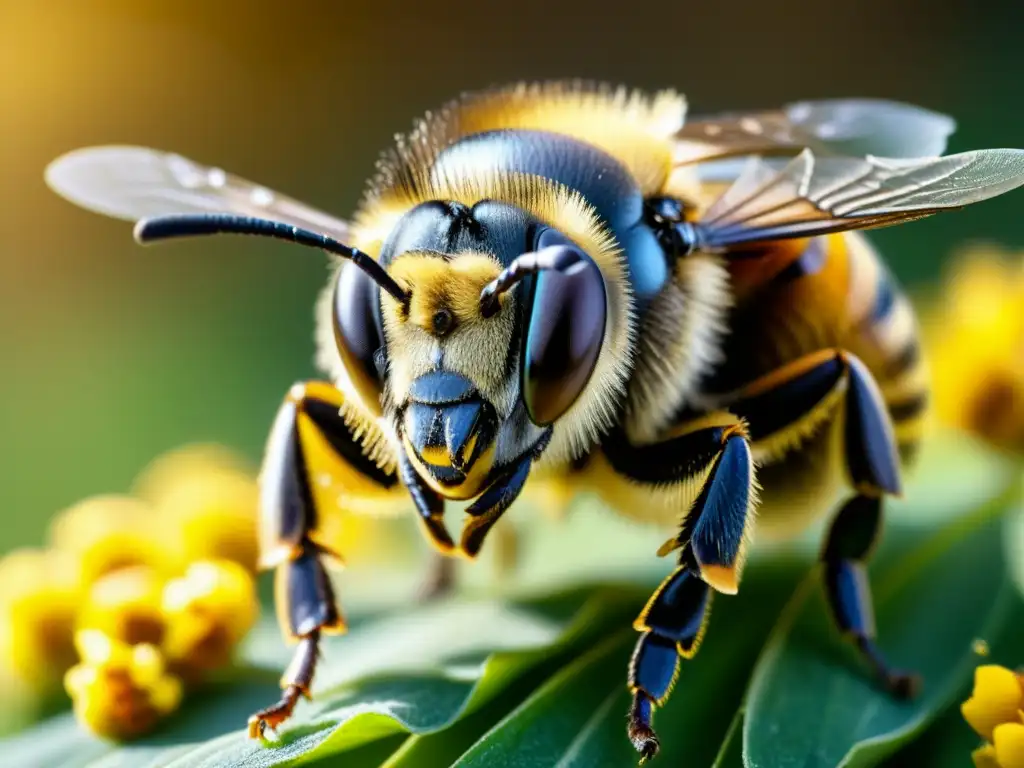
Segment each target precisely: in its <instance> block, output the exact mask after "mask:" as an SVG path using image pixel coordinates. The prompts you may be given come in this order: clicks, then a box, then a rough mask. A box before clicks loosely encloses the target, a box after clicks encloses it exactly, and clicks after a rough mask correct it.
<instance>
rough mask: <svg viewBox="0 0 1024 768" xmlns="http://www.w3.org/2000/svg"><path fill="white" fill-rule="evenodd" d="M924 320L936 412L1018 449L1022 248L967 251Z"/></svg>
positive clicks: (1021, 436)
mask: <svg viewBox="0 0 1024 768" xmlns="http://www.w3.org/2000/svg"><path fill="white" fill-rule="evenodd" d="M922 327H923V332H924V336H925V342H926V348H927V349H928V358H929V365H930V368H931V374H932V386H933V397H934V401H935V413H936V415H937V417H938V418H939V419H940V420H941V421H943V422H944V423H946V424H947V425H949V426H953V427H957V428H960V429H964V430H966V431H968V432H971V433H973V434H975V435H977V436H979V437H981V438H982V439H984V440H986V441H987V442H989V443H990V444H992V445H994V446H996V447H998V448H1001V449H1004V450H1010V451H1015V452H1024V254H1010V253H1007V252H1004V251H1001V250H999V249H998V248H995V247H975V248H973V249H971V250H968V251H966V252H965V253H964V254H963V255H962V256H961V257H960V258H959V259H957V260H956V262H955V263H954V265H953V268H952V269H951V271H950V273H949V275H948V277H947V280H946V287H945V290H944V291H943V292H942V295H941V296H940V297H938V298H937V299H936V301H935V302H934V303H933V305H932V306H927V305H926V306H925V308H924V311H923V312H922Z"/></svg>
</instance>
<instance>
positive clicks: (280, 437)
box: [249, 382, 398, 738]
mask: <svg viewBox="0 0 1024 768" xmlns="http://www.w3.org/2000/svg"><path fill="white" fill-rule="evenodd" d="M342 404H343V401H342V395H341V392H339V391H338V390H337V389H335V388H334V387H333V386H331V385H330V384H327V383H324V382H307V383H304V384H297V385H295V386H294V387H292V389H291V391H290V392H289V393H288V396H287V397H286V398H285V401H284V402H283V403H282V404H281V407H280V409H279V411H278V414H277V418H276V419H275V421H274V426H273V429H272V431H271V434H270V438H269V440H268V442H267V451H266V455H265V456H264V462H263V471H262V473H261V475H260V550H261V552H260V565H261V567H263V568H276V569H277V573H276V578H275V602H276V604H277V612H278V622H279V624H280V626H281V630H282V632H283V633H284V634H285V635H286V636H287V637H288V638H289V639H291V640H294V641H296V642H297V644H298V645H297V648H296V650H295V655H294V658H293V660H292V663H291V665H290V666H289V668H288V671H287V672H286V673H285V675H284V677H283V678H282V679H281V687H282V688H283V693H282V696H281V699H280V701H278V702H277V703H276V704H274V705H273V706H271V707H268V708H266V709H263V710H260V711H259V712H257V713H256V714H254V715H253V716H252V717H251V718H249V735H250V736H251V737H253V738H261V737H263V735H264V733H265V732H266V729H267V728H275V727H276V726H278V725H279V724H281V723H282V722H284V721H285V720H287V719H288V718H289V717H291V714H292V711H293V710H294V709H295V706H296V704H297V703H298V701H299V699H300V698H302V697H303V696H309V692H310V686H311V685H312V682H313V674H314V672H315V670H316V661H317V654H318V647H319V643H320V638H321V637H322V635H324V634H326V633H338V632H344V630H345V621H344V619H343V618H342V615H341V611H340V610H339V608H338V605H337V601H336V599H335V595H334V589H333V587H332V586H331V581H330V578H329V576H328V574H327V570H326V568H325V565H324V564H325V562H327V561H328V560H330V559H331V558H332V556H336V557H340V553H336V552H331V551H329V550H328V549H327V548H326V546H325V545H324V544H323V543H321V541H320V538H319V532H318V529H317V526H318V523H319V520H318V518H319V513H320V512H321V511H323V510H318V509H317V505H316V494H315V493H314V489H313V485H312V478H311V474H312V470H311V466H310V463H311V461H314V462H315V461H316V460H320V459H323V458H324V456H325V454H324V452H325V451H326V452H328V455H330V456H332V457H334V458H335V459H336V460H340V461H341V463H342V465H343V466H344V467H345V468H347V470H349V473H348V476H347V478H346V483H347V484H346V486H345V489H346V490H347V491H349V492H352V493H358V492H359V491H361V490H366V489H368V488H372V489H375V490H378V491H379V490H386V489H389V488H392V487H395V488H397V485H398V478H397V476H396V474H395V473H393V472H387V471H385V470H384V469H382V468H381V467H380V466H379V465H378V464H377V463H376V462H375V461H373V460H372V459H371V458H370V457H368V456H366V455H365V453H364V451H363V444H362V443H361V442H360V440H359V439H358V437H357V435H356V434H355V433H354V432H353V430H352V429H351V428H349V426H348V425H347V424H346V422H345V420H344V418H343V417H342V416H341V413H340V409H341V407H342ZM325 446H326V447H325ZM318 451H319V452H320V453H317V452H318ZM314 466H316V465H315V464H314Z"/></svg>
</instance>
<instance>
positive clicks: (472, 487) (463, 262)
mask: <svg viewBox="0 0 1024 768" xmlns="http://www.w3.org/2000/svg"><path fill="white" fill-rule="evenodd" d="M428 210H432V209H428ZM445 210H453V207H452V206H448V207H446V208H445ZM454 210H455V211H456V213H458V212H459V209H457V208H454ZM460 215H461V214H460ZM462 218H463V219H465V218H466V217H465V216H464V215H463V216H462ZM220 232H233V233H236V234H250V235H264V236H270V237H278V238H282V239H286V240H291V241H293V242H297V243H299V244H302V245H309V246H314V247H318V248H322V249H324V250H326V251H328V252H330V253H334V254H336V255H338V256H341V257H343V258H345V259H346V260H347V262H348V263H347V264H346V265H345V266H344V267H343V268H342V269H340V270H339V271H338V273H337V279H336V281H335V284H334V291H333V294H334V296H333V312H332V315H333V327H334V335H335V341H336V344H337V349H338V353H339V355H340V357H341V360H342V363H343V365H344V371H345V374H346V375H347V377H348V379H349V380H350V383H351V384H352V385H353V387H354V389H355V390H356V393H357V394H358V395H359V398H360V400H361V401H362V404H363V405H364V406H366V407H368V408H370V409H374V408H380V410H379V411H378V413H380V414H381V415H383V416H384V417H386V418H388V419H389V420H390V421H391V423H392V425H393V426H394V428H395V432H396V433H397V435H398V437H399V439H400V441H401V444H402V449H403V451H404V452H405V454H406V456H407V457H408V459H409V461H410V463H412V464H413V466H414V467H415V469H416V470H417V472H418V473H419V474H420V476H421V477H422V478H423V479H424V480H425V481H426V482H427V483H428V484H429V485H431V486H432V487H433V488H434V489H435V490H436V491H437V492H438V493H441V494H442V495H444V496H445V497H447V498H451V499H469V498H472V497H474V496H476V495H478V494H479V493H480V492H481V491H482V490H483V488H484V487H485V483H486V482H487V481H488V479H490V478H491V477H492V476H493V470H496V469H498V470H500V469H502V468H504V467H505V466H507V465H510V464H512V463H513V462H515V461H517V460H519V459H520V458H521V457H522V456H524V455H525V454H526V453H527V452H528V451H530V450H532V449H533V447H534V446H537V445H540V444H541V443H542V440H541V438H542V436H544V435H546V434H547V435H548V436H550V429H549V428H550V427H551V426H552V425H553V424H554V423H555V422H556V421H557V420H558V419H559V418H561V417H562V416H563V415H564V414H565V413H566V412H567V411H568V410H569V409H570V408H571V406H572V405H573V404H574V403H575V402H576V400H577V399H578V398H580V396H581V395H582V394H583V393H584V390H585V389H586V387H587V384H588V382H589V381H590V379H591V377H592V376H593V374H594V371H595V368H596V367H598V363H599V358H600V357H601V352H602V347H603V344H604V338H605V332H606V327H607V326H608V324H609V313H608V295H607V291H606V285H605V280H604V277H603V276H602V272H601V269H599V268H598V266H597V264H596V263H595V262H594V261H593V260H592V259H591V258H590V256H588V255H587V254H586V253H585V252H584V251H583V250H582V249H581V248H580V247H578V246H577V245H575V244H574V243H573V242H571V241H570V240H569V239H568V238H567V237H565V236H564V235H562V234H561V233H560V232H559V231H557V230H556V229H554V228H551V227H548V226H544V225H539V224H529V225H528V226H527V228H526V232H525V233H524V239H525V241H526V244H527V245H528V246H532V247H533V250H528V249H527V252H525V253H522V252H521V253H519V255H518V256H514V257H508V256H507V255H506V259H505V260H504V261H502V260H499V258H498V257H497V256H495V255H494V254H493V253H492V252H490V251H489V250H479V251H474V250H469V249H465V250H458V251H457V252H454V253H450V252H447V251H439V250H427V249H424V248H408V249H405V250H403V251H401V252H400V253H398V254H397V255H392V256H390V257H389V258H387V259H382V260H381V261H380V262H378V261H376V260H374V259H372V258H371V257H370V256H368V255H367V254H365V253H363V252H361V251H359V250H357V249H354V248H351V247H349V246H346V245H344V244H342V243H339V242H337V241H336V240H334V239H332V238H330V237H329V236H326V235H323V234H319V233H315V232H311V231H308V230H303V229H301V228H299V227H295V226H292V225H288V224H285V223H282V222H275V221H270V220H265V219H256V218H248V217H239V216H235V215H222V214H196V215H191V214H184V215H172V216H166V217H159V218H154V219H147V220H143V221H141V222H139V224H138V225H137V227H136V237H137V239H139V241H140V242H150V241H154V240H162V239H167V238H171V237H181V236H189V235H203V234H215V233H220ZM543 442H546V439H545V440H544V441H543Z"/></svg>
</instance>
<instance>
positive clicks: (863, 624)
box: [822, 494, 920, 699]
mask: <svg viewBox="0 0 1024 768" xmlns="http://www.w3.org/2000/svg"><path fill="white" fill-rule="evenodd" d="M881 524H882V499H881V498H880V497H878V496H866V495H863V494H858V495H856V496H854V497H853V498H852V499H850V500H849V501H848V502H846V504H844V505H843V507H842V509H840V510H839V514H838V515H836V518H835V520H834V521H833V522H832V527H831V529H830V530H829V533H828V537H827V538H826V540H825V547H824V550H823V552H822V560H823V561H824V566H823V567H824V580H825V594H826V595H827V597H828V603H829V606H830V608H831V610H832V616H833V618H834V620H835V622H836V625H837V626H838V627H839V629H840V630H842V632H843V634H844V635H846V636H847V637H849V638H850V639H851V640H852V641H853V642H854V644H855V645H856V647H857V650H858V651H859V653H860V655H861V656H862V657H863V658H864V660H865V661H866V662H867V663H868V664H869V665H870V667H871V669H872V670H873V672H874V673H875V674H876V675H877V676H878V679H879V680H881V681H882V683H883V684H884V685H885V687H886V688H887V689H888V690H889V691H890V692H891V693H892V694H893V696H895V697H897V698H899V699H907V698H912V697H913V696H914V695H916V693H917V690H918V688H919V687H920V678H919V677H918V676H917V675H914V674H911V673H907V672H903V671H900V670H894V669H892V668H891V667H890V666H889V664H888V662H886V660H885V656H884V655H883V654H882V652H881V651H880V650H879V649H878V646H876V645H875V615H874V607H873V606H872V603H871V588H870V586H869V585H868V578H867V573H866V571H865V568H864V561H865V560H866V559H867V557H868V555H869V553H870V550H871V549H872V547H873V545H874V543H875V541H876V540H877V538H878V533H879V531H880V530H881V527H882V525H881Z"/></svg>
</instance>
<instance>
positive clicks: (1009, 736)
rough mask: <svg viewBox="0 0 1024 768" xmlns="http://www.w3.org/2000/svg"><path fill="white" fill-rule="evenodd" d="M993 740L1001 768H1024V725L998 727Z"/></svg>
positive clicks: (1013, 724)
mask: <svg viewBox="0 0 1024 768" xmlns="http://www.w3.org/2000/svg"><path fill="white" fill-rule="evenodd" d="M992 738H993V742H992V743H993V745H994V746H995V748H996V759H997V760H998V761H999V766H1000V768H1024V725H1022V724H1021V723H1004V724H1003V725H997V726H996V728H995V733H994V735H993V737H992Z"/></svg>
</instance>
